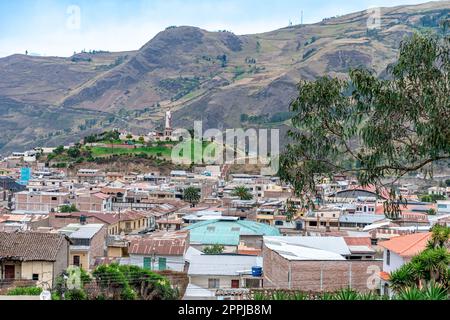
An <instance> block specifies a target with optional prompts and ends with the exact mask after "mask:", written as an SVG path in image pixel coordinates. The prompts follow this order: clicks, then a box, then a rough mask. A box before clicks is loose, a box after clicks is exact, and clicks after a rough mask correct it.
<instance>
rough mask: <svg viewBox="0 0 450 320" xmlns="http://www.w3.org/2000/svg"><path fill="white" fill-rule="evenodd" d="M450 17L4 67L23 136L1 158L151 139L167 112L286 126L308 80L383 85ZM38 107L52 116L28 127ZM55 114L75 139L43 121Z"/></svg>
mask: <svg viewBox="0 0 450 320" xmlns="http://www.w3.org/2000/svg"><path fill="white" fill-rule="evenodd" d="M449 12H450V1H439V2H430V3H427V4H423V5H418V6H401V7H395V8H382V9H381V14H382V15H381V17H382V19H381V27H380V28H379V29H375V30H371V29H368V27H367V25H368V21H369V22H370V21H371V20H370V17H371V13H370V12H357V13H353V14H349V15H345V16H342V17H334V18H330V19H325V20H324V21H322V22H321V23H317V24H312V25H303V26H292V27H288V28H284V29H280V30H275V31H272V32H268V33H263V34H256V35H244V36H236V35H234V34H232V33H230V32H208V31H205V30H201V29H198V28H194V27H178V28H168V29H166V30H165V31H163V32H161V33H159V34H158V35H157V36H156V37H155V38H153V39H152V40H151V41H150V42H148V43H147V44H146V45H144V46H143V47H142V48H141V49H139V50H138V51H135V52H123V53H107V52H102V53H95V54H89V53H84V54H78V55H75V56H73V57H71V58H53V57H49V58H37V57H28V56H21V55H15V56H11V57H7V58H4V59H0V97H4V98H8V99H12V100H7V101H9V102H8V105H16V109H14V112H13V108H11V107H8V108H1V106H0V116H2V117H3V122H4V123H5V125H8V126H9V127H15V128H17V129H16V130H15V131H14V132H15V133H14V134H9V135H8V136H7V137H6V136H5V135H0V152H1V151H2V150H3V151H5V150H11V149H12V148H13V147H14V148H17V144H18V143H23V141H28V140H31V141H33V140H36V139H35V138H33V135H35V136H38V137H39V139H40V140H39V143H45V142H46V141H51V143H53V144H54V143H57V142H58V141H67V140H70V139H71V137H72V136H81V135H84V134H86V133H88V132H91V131H98V130H102V129H104V128H106V127H121V128H133V130H136V131H141V132H145V131H146V130H148V129H150V128H153V127H155V125H157V124H159V123H160V120H161V118H162V116H163V114H164V111H165V110H167V109H171V110H173V111H174V112H175V114H174V120H175V124H176V125H180V126H181V125H182V126H185V127H192V125H193V123H192V122H193V121H194V120H203V121H204V127H205V128H207V127H219V128H221V127H236V126H241V125H244V126H261V125H263V126H277V127H283V126H284V121H285V120H286V119H287V118H286V111H287V110H288V105H289V102H290V100H291V99H292V98H293V97H294V95H295V93H296V89H295V85H296V83H297V82H298V81H299V80H300V79H314V78H315V77H317V76H320V75H325V74H328V75H331V76H345V73H346V72H347V71H348V69H349V68H352V67H359V66H364V67H367V68H371V69H373V70H374V71H375V72H377V73H378V74H380V75H381V76H382V75H383V72H384V70H385V68H386V66H387V65H388V64H389V63H391V62H393V61H394V60H395V58H396V55H397V48H398V45H399V43H400V41H401V39H402V38H403V37H404V36H405V35H407V34H410V33H412V32H414V31H415V30H419V29H424V28H433V29H437V27H438V24H439V21H440V19H442V18H444V17H448V15H449ZM0 101H1V100H0ZM5 101H6V100H5ZM0 104H1V102H0ZM17 105H20V106H21V107H20V108H19V107H17ZM24 105H26V106H27V107H25V106H24ZM31 106H32V107H34V108H35V109H36V110H40V112H41V113H42V115H41V116H38V118H36V119H35V121H34V122H33V121H31V122H27V121H24V119H30V117H29V115H28V114H26V112H29V108H30V107H31ZM55 108H56V109H55ZM2 110H3V111H2ZM5 110H7V111H5ZM21 110H22V111H21ZM25 110H27V111H25ZM54 110H59V111H58V112H60V114H62V115H64V119H66V121H64V127H65V129H70V131H68V132H67V130H66V132H64V130H61V128H60V125H59V124H56V123H53V122H51V121H49V122H48V123H46V122H45V121H43V120H42V119H43V118H45V116H46V115H47V114H48V113H50V114H53V112H55V111H54ZM79 111H82V112H79ZM73 114H77V116H76V117H74V116H73ZM21 115H22V116H21ZM247 116H250V117H252V116H253V117H252V120H250V121H248V120H245V119H246V117H247ZM254 116H259V118H258V117H254ZM93 118H95V120H92V119H93ZM243 119H244V120H243ZM255 119H256V120H255ZM241 120H243V122H242V121H241ZM19 128H26V129H24V130H22V131H21V129H19ZM49 134H50V135H51V136H50V137H49ZM55 134H57V135H56V137H55ZM28 145H32V143H29V144H28ZM28 145H27V146H28ZM2 147H3V148H2Z"/></svg>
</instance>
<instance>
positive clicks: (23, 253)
mask: <svg viewBox="0 0 450 320" xmlns="http://www.w3.org/2000/svg"><path fill="white" fill-rule="evenodd" d="M67 241H70V240H69V239H68V238H67V237H66V236H64V235H61V234H59V233H40V232H13V233H7V232H0V260H2V259H12V260H19V261H56V260H57V257H58V253H59V250H60V249H61V247H62V246H63V245H67V243H68V242H67Z"/></svg>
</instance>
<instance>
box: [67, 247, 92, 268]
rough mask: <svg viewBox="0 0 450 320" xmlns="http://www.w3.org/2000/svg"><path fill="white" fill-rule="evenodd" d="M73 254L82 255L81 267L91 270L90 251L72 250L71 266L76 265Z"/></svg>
mask: <svg viewBox="0 0 450 320" xmlns="http://www.w3.org/2000/svg"><path fill="white" fill-rule="evenodd" d="M73 256H80V268H81V269H83V270H85V271H89V268H90V266H89V253H87V252H85V251H73V250H71V251H70V259H69V266H74V264H73Z"/></svg>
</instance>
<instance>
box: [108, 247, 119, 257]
mask: <svg viewBox="0 0 450 320" xmlns="http://www.w3.org/2000/svg"><path fill="white" fill-rule="evenodd" d="M108 257H110V258H121V257H122V248H118V247H108Z"/></svg>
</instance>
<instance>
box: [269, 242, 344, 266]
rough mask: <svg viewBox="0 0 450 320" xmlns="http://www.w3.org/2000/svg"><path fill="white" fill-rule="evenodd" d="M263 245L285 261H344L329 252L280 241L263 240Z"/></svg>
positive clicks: (339, 256)
mask: <svg viewBox="0 0 450 320" xmlns="http://www.w3.org/2000/svg"><path fill="white" fill-rule="evenodd" d="M264 245H265V246H266V247H267V248H269V249H270V250H273V251H275V252H277V253H278V254H279V255H281V256H282V257H283V258H285V259H287V260H319V261H320V260H332V261H334V260H345V258H344V257H343V256H341V255H340V254H337V253H334V252H331V251H326V250H319V249H313V248H309V247H303V246H298V245H291V244H288V243H285V242H281V241H275V240H271V241H266V239H264Z"/></svg>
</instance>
